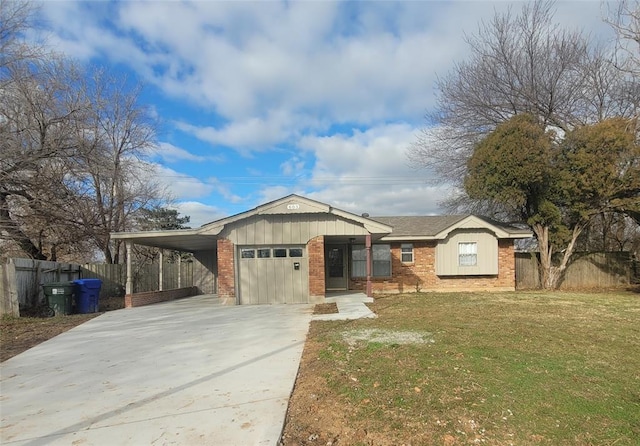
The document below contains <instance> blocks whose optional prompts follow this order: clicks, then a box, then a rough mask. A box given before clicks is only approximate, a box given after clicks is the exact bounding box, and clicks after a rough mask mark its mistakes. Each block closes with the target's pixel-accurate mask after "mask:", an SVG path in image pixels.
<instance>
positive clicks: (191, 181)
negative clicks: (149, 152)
mask: <svg viewBox="0 0 640 446" xmlns="http://www.w3.org/2000/svg"><path fill="white" fill-rule="evenodd" d="M155 169H156V170H155V172H154V173H155V174H156V177H155V178H154V179H155V180H157V181H158V182H160V183H161V184H162V185H164V186H165V187H166V188H167V190H168V191H169V193H170V195H171V196H172V198H174V199H176V200H189V199H194V198H201V197H206V196H208V195H210V194H211V193H212V192H214V191H215V190H216V186H215V185H213V184H210V183H208V182H204V181H202V180H200V179H199V178H196V177H193V176H191V175H188V174H184V173H180V172H177V171H175V170H173V169H170V168H168V167H166V166H162V165H159V164H157V165H155Z"/></svg>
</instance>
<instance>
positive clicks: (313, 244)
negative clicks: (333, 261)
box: [307, 235, 325, 302]
mask: <svg viewBox="0 0 640 446" xmlns="http://www.w3.org/2000/svg"><path fill="white" fill-rule="evenodd" d="M307 255H308V257H309V301H310V302H317V301H321V300H323V299H324V296H325V281H324V236H322V235H320V236H318V237H315V238H312V239H311V240H309V243H307Z"/></svg>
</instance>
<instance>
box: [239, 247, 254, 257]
mask: <svg viewBox="0 0 640 446" xmlns="http://www.w3.org/2000/svg"><path fill="white" fill-rule="evenodd" d="M240 257H242V258H243V259H254V258H255V257H256V250H255V249H241V250H240Z"/></svg>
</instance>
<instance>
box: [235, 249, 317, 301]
mask: <svg viewBox="0 0 640 446" xmlns="http://www.w3.org/2000/svg"><path fill="white" fill-rule="evenodd" d="M237 258H238V259H239V261H238V263H239V268H238V270H239V271H238V273H239V276H240V281H239V283H240V286H239V294H240V303H241V304H243V305H251V304H284V303H286V304H293V303H307V302H308V301H309V261H308V259H307V255H306V250H305V248H304V247H303V246H240V247H238V257H237Z"/></svg>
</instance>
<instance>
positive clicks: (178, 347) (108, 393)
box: [0, 296, 312, 446]
mask: <svg viewBox="0 0 640 446" xmlns="http://www.w3.org/2000/svg"><path fill="white" fill-rule="evenodd" d="M311 312H312V305H261V306H235V307H227V306H220V305H216V300H215V299H214V298H212V297H207V296H197V297H192V298H187V299H182V300H178V301H174V302H168V303H163V304H157V305H152V306H148V307H140V308H133V309H127V310H118V311H113V312H109V313H106V314H104V315H102V316H99V317H97V318H95V319H92V320H90V321H88V322H86V323H85V324H83V325H80V326H78V327H76V328H74V329H72V330H70V331H68V332H66V333H63V334H61V335H59V336H57V337H55V338H53V339H51V340H49V341H47V342H45V343H43V344H40V345H39V346H37V347H35V348H33V349H31V350H29V351H26V352H24V353H22V354H20V355H18V356H16V357H14V358H11V359H9V360H8V361H5V362H4V363H3V364H2V365H0V373H1V381H0V395H1V396H0V443H1V444H3V445H30V446H35V445H45V444H46V445H49V444H57V445H103V444H104V445H114V444H120V445H263V444H264V445H274V444H276V442H277V440H278V438H279V436H280V432H281V430H282V425H283V423H284V417H285V412H286V408H287V402H288V399H289V396H290V394H291V391H292V389H293V384H294V381H295V376H296V373H297V370H298V365H299V362H300V357H301V355H302V350H303V347H304V341H305V338H306V334H307V330H308V327H309V321H310V320H311Z"/></svg>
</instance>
